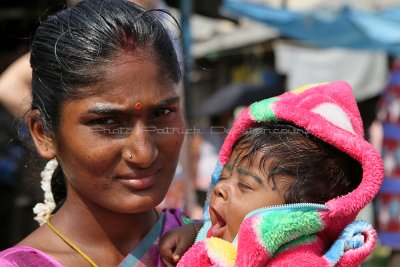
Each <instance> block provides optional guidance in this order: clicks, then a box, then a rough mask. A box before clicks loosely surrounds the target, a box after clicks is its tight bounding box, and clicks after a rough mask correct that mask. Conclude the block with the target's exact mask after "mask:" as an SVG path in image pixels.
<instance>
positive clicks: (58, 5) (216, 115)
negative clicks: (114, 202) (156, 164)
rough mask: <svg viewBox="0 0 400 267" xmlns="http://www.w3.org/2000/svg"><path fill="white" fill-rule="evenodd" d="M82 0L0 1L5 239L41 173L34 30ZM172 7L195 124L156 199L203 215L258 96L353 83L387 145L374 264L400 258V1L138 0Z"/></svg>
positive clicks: (28, 212) (3, 243)
mask: <svg viewBox="0 0 400 267" xmlns="http://www.w3.org/2000/svg"><path fill="white" fill-rule="evenodd" d="M76 2H78V1H62V0H20V1H11V0H2V1H1V2H0V40H1V42H0V201H1V203H0V224H1V225H0V249H4V248H6V247H9V246H11V245H13V244H15V243H16V242H18V241H19V240H20V239H21V238H22V237H24V236H26V235H27V234H28V233H30V232H31V231H32V230H33V229H35V228H36V227H37V224H36V223H35V222H34V221H33V215H32V208H33V206H34V205H35V204H36V203H37V202H39V201H42V200H43V194H42V191H41V188H40V179H41V178H40V171H41V170H42V169H43V166H44V164H45V162H43V161H42V160H40V159H39V158H38V157H37V155H35V153H34V151H33V149H32V147H31V143H30V139H29V135H28V133H27V130H26V126H25V125H24V122H23V116H24V114H25V113H26V111H27V110H28V108H29V90H30V68H29V64H28V59H29V46H30V42H31V38H32V36H33V34H34V31H35V29H36V27H37V26H38V25H39V23H40V21H41V20H43V19H45V18H46V17H47V16H48V15H50V14H53V13H54V12H56V11H58V10H61V9H63V8H65V7H66V6H67V5H74V4H76ZM132 2H136V3H137V4H139V5H142V6H144V7H145V8H147V9H154V8H166V9H169V11H170V12H171V13H172V14H173V15H174V16H175V17H176V18H177V20H178V21H179V22H180V26H181V32H176V29H171V31H175V34H173V36H174V37H173V38H174V42H175V44H176V48H177V50H178V54H179V59H180V62H181V66H182V69H184V79H183V80H184V82H183V85H182V90H183V93H184V100H185V104H186V105H185V111H186V116H187V122H188V131H187V134H186V141H185V144H184V146H183V148H182V152H181V155H182V156H181V160H180V163H179V166H178V169H177V172H176V175H175V178H174V181H173V184H172V186H171V190H170V191H169V193H168V195H167V197H166V198H165V200H164V201H163V202H162V203H161V204H160V206H159V208H160V209H162V208H164V207H171V206H172V207H178V208H181V209H183V210H185V211H186V213H188V214H189V215H191V216H192V217H194V218H201V215H202V207H203V204H204V201H205V199H206V194H207V190H208V185H209V182H210V179H211V173H212V171H213V169H214V166H215V164H216V159H217V154H218V151H219V148H220V146H221V145H222V142H223V140H224V138H225V136H226V134H227V133H228V131H229V128H230V126H231V123H232V121H233V119H234V118H235V117H236V116H237V115H238V113H239V112H240V111H241V110H242V109H243V107H245V106H247V105H249V104H250V103H252V102H254V101H257V100H261V99H264V98H268V97H272V96H275V95H278V94H281V93H283V92H285V91H287V90H290V89H295V88H297V87H299V86H301V85H304V84H309V83H319V82H324V81H333V80H345V81H347V82H349V83H350V84H351V85H352V87H353V89H354V95H355V97H356V100H357V102H358V105H359V108H360V111H361V115H362V118H363V121H364V128H365V138H366V139H367V140H369V141H370V142H371V143H373V144H374V145H375V146H376V147H377V149H379V151H381V152H382V156H383V158H384V163H385V176H386V177H385V182H384V184H383V186H382V190H381V192H380V194H379V195H378V197H377V198H376V200H375V201H374V203H373V204H371V205H370V207H367V208H366V209H365V210H364V211H363V212H362V214H360V218H362V219H365V220H368V221H370V223H372V224H374V225H375V227H377V228H378V229H379V234H380V238H381V244H380V245H379V246H378V247H377V248H376V250H375V253H374V255H373V256H372V257H371V258H370V259H369V260H368V262H367V263H366V264H365V266H400V253H398V250H399V251H400V180H399V179H398V178H400V167H399V166H400V141H399V140H400V126H398V125H399V123H400V120H399V116H400V62H399V60H398V59H397V57H399V56H400V0H363V1H357V0H338V1H324V0H302V1H296V0H202V1H200V0H166V1H162V0H153V1H152V0H136V1H135V0H132Z"/></svg>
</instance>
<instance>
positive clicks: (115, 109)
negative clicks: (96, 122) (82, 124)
mask: <svg viewBox="0 0 400 267" xmlns="http://www.w3.org/2000/svg"><path fill="white" fill-rule="evenodd" d="M180 99H181V97H180V96H174V97H171V98H167V99H164V100H161V101H160V102H158V103H156V104H155V105H154V106H153V108H154V109H157V108H162V107H165V106H169V105H171V104H174V103H176V102H179V100H180ZM87 112H88V113H92V114H100V115H101V114H119V113H124V109H123V108H121V107H119V106H114V105H111V104H104V103H96V104H95V105H94V106H93V107H91V108H90V109H88V111H87Z"/></svg>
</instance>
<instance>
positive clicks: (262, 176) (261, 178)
mask: <svg viewBox="0 0 400 267" xmlns="http://www.w3.org/2000/svg"><path fill="white" fill-rule="evenodd" d="M236 157H237V156H236V153H235V151H233V153H232V155H231V158H230V160H229V162H228V163H227V164H226V165H225V167H224V168H223V170H222V174H221V177H220V180H219V182H218V183H217V185H216V186H215V188H214V190H213V192H212V195H211V199H210V209H209V211H210V216H211V222H212V225H213V226H212V235H213V236H215V237H219V238H222V239H224V240H227V241H230V242H232V241H233V239H234V238H235V237H236V235H237V233H238V231H239V226H240V224H241V223H242V221H243V219H244V217H245V216H246V215H247V214H248V213H249V212H251V211H253V210H256V209H259V208H262V207H266V206H273V205H281V204H284V203H285V201H284V192H281V191H280V190H278V189H279V184H276V185H274V184H273V183H272V181H268V179H267V175H268V170H269V165H270V162H268V161H266V162H265V164H264V166H263V167H264V171H262V170H261V169H260V167H261V166H260V157H261V155H259V154H256V156H255V158H254V160H253V164H252V166H250V164H249V162H247V161H244V162H240V163H239V162H236V163H235V162H234V160H235V159H236ZM276 180H279V178H278V179H276Z"/></svg>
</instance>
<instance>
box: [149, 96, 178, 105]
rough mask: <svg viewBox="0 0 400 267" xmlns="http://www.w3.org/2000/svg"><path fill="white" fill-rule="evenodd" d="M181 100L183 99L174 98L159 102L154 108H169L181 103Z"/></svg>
mask: <svg viewBox="0 0 400 267" xmlns="http://www.w3.org/2000/svg"><path fill="white" fill-rule="evenodd" d="M180 99H181V97H180V96H173V97H170V98H167V99H164V100H161V101H160V102H158V103H157V104H155V105H154V108H159V107H165V106H169V105H171V104H174V103H176V102H179V101H180Z"/></svg>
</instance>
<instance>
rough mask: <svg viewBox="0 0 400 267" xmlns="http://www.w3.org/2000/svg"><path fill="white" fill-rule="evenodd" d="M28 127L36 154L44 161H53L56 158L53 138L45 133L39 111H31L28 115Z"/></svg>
mask: <svg viewBox="0 0 400 267" xmlns="http://www.w3.org/2000/svg"><path fill="white" fill-rule="evenodd" d="M28 127H29V131H30V133H31V135H32V139H33V142H34V143H35V147H36V151H37V152H38V154H39V155H40V156H41V157H42V158H44V159H47V160H50V159H53V158H54V157H55V156H56V146H55V143H54V138H52V137H51V135H50V133H48V132H46V131H45V128H44V126H43V122H42V120H41V119H40V111H39V110H32V111H31V113H30V114H29V117H28Z"/></svg>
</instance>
